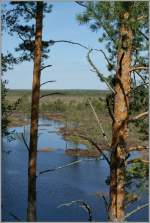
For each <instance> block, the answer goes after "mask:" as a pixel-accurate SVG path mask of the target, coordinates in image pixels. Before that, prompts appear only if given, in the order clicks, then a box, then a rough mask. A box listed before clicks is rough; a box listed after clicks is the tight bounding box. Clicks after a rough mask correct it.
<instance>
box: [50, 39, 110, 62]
mask: <svg viewBox="0 0 150 223" xmlns="http://www.w3.org/2000/svg"><path fill="white" fill-rule="evenodd" d="M49 43H50V44H55V43H70V44H73V45H77V46H81V47H82V48H84V49H86V50H89V47H87V46H85V45H83V44H81V43H78V42H73V41H71V40H50V41H49ZM91 49H92V50H94V51H97V52H101V53H102V54H103V56H104V57H105V59H106V61H107V63H108V64H109V65H112V64H111V63H110V61H109V59H108V57H107V56H106V53H105V52H104V51H103V50H102V49H96V48H91Z"/></svg>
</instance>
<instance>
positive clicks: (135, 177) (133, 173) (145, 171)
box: [126, 162, 149, 193]
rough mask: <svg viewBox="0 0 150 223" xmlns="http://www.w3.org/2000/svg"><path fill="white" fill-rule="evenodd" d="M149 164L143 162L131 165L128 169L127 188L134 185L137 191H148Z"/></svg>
mask: <svg viewBox="0 0 150 223" xmlns="http://www.w3.org/2000/svg"><path fill="white" fill-rule="evenodd" d="M148 175H149V166H148V165H147V164H144V163H142V162H139V163H134V164H132V165H130V167H129V168H127V170H126V182H127V188H128V189H130V188H131V187H133V186H134V188H136V192H137V193H138V192H139V193H140V192H143V191H144V192H145V191H147V192H148Z"/></svg>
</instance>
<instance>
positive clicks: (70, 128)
mask: <svg viewBox="0 0 150 223" xmlns="http://www.w3.org/2000/svg"><path fill="white" fill-rule="evenodd" d="M54 92H57V93H58V94H56V95H55V94H54V95H51V96H47V97H43V98H41V100H40V116H41V117H44V118H48V119H55V120H61V121H62V122H64V125H65V127H64V129H63V132H62V134H65V137H66V138H67V139H71V140H72V141H74V142H75V143H77V144H78V143H85V144H87V146H90V147H91V144H89V142H88V140H85V139H81V138H80V137H78V136H76V135H78V134H81V133H82V134H83V135H85V136H86V137H88V138H92V139H93V140H94V141H95V142H96V143H97V144H99V145H101V146H102V145H103V146H105V147H107V146H108V145H107V143H106V142H105V140H104V137H103V136H102V133H101V130H100V128H99V126H98V124H97V121H96V119H95V116H94V115H93V112H92V110H91V107H90V106H89V103H88V100H87V99H88V98H90V100H91V102H92V104H93V106H94V108H95V110H96V113H97V115H98V117H99V119H100V121H101V123H102V126H103V129H104V132H105V134H106V135H107V138H108V141H109V142H111V127H112V121H111V118H110V116H109V113H108V109H107V106H106V101H105V97H106V95H107V94H108V93H109V92H107V91H98V90H58V91H52V90H51V91H48V90H44V91H41V95H47V94H49V93H50V94H51V93H54ZM18 98H21V102H20V104H19V106H18V107H17V108H16V111H15V112H14V113H13V114H12V115H11V116H10V126H19V125H25V124H27V123H28V122H27V120H26V119H30V112H31V111H30V108H31V91H30V90H10V91H9V94H8V97H7V99H8V100H9V101H10V102H13V101H15V100H16V99H18ZM129 128H130V134H129V139H128V144H130V145H136V144H140V143H142V145H143V144H147V141H146V140H145V141H144V140H143V137H142V133H139V131H138V129H137V128H136V127H135V125H134V124H130V125H129ZM66 130H67V133H68V132H72V134H67V135H66ZM61 131H62V130H61Z"/></svg>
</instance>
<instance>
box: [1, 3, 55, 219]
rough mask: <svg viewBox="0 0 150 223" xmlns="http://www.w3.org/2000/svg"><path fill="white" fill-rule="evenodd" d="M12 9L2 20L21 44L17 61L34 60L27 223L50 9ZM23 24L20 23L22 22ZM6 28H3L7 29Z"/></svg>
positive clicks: (32, 204) (32, 209)
mask: <svg viewBox="0 0 150 223" xmlns="http://www.w3.org/2000/svg"><path fill="white" fill-rule="evenodd" d="M11 6H12V9H11V10H8V11H6V12H5V13H3V16H2V20H3V21H4V25H6V26H7V29H9V33H10V34H11V35H14V34H17V35H18V37H19V38H20V40H21V43H20V44H19V46H18V47H17V48H16V52H19V53H20V52H22V54H21V55H20V54H19V60H20V61H31V60H33V63H34V69H33V83H32V102H31V127H30V145H29V162H28V210H27V220H28V221H36V160H37V142H38V117H39V100H40V76H41V70H43V69H44V68H46V67H49V66H50V65H49V66H44V59H46V58H48V55H47V54H48V53H49V49H48V47H49V45H50V43H49V41H43V39H42V28H43V17H44V15H43V13H46V12H48V13H49V12H50V11H51V8H52V5H50V4H48V3H44V2H43V1H37V2H15V1H13V2H11ZM22 20H23V22H22ZM6 26H5V27H6Z"/></svg>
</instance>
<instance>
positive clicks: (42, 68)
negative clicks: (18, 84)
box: [40, 65, 53, 71]
mask: <svg viewBox="0 0 150 223" xmlns="http://www.w3.org/2000/svg"><path fill="white" fill-rule="evenodd" d="M51 66H53V65H46V66H44V67H41V69H40V71H42V70H44V69H46V68H48V67H51Z"/></svg>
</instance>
